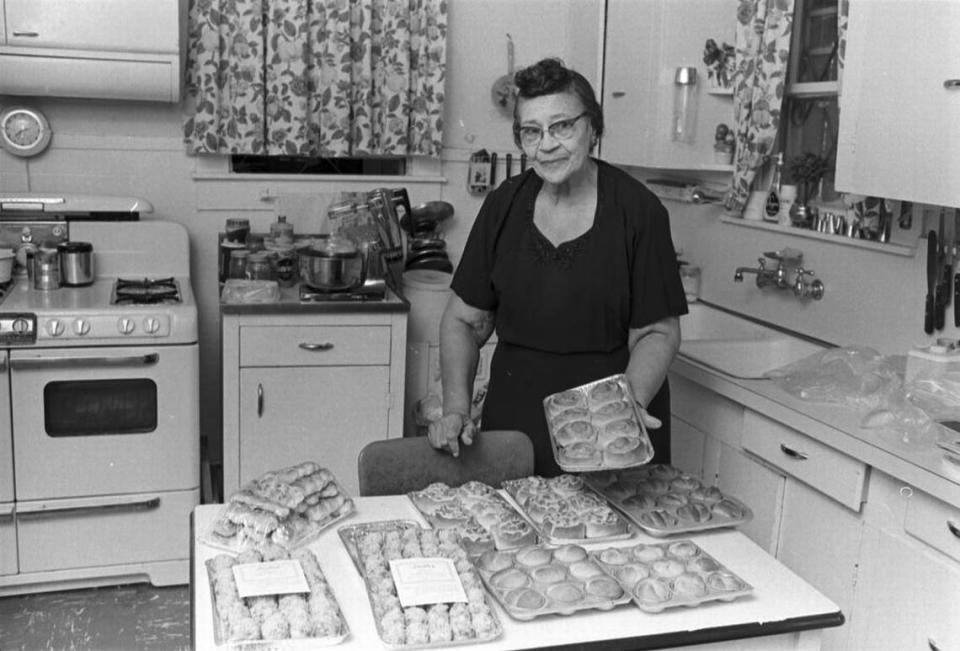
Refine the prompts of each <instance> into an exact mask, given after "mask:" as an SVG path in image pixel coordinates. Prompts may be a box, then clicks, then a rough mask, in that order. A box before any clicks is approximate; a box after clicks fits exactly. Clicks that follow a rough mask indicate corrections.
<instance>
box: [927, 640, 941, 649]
mask: <svg viewBox="0 0 960 651" xmlns="http://www.w3.org/2000/svg"><path fill="white" fill-rule="evenodd" d="M927 646H928V647H930V651H940V647H939V646H937V642H936V640H934V639H933V638H932V637H928V638H927Z"/></svg>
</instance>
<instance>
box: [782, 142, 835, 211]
mask: <svg viewBox="0 0 960 651" xmlns="http://www.w3.org/2000/svg"><path fill="white" fill-rule="evenodd" d="M828 166H829V163H828V162H827V159H826V158H824V157H823V156H819V155H817V154H814V153H811V152H804V153H803V154H799V155H797V156H794V157H792V158H791V159H790V160H789V161H787V170H788V173H789V175H790V178H791V179H792V180H793V182H794V183H796V184H797V189H798V192H797V203H799V204H801V205H804V206H805V205H806V204H807V203H809V202H810V200H811V199H812V198H813V195H814V193H815V192H816V189H817V185H818V184H819V183H820V179H822V178H823V175H824V174H825V173H826V171H827V167H828Z"/></svg>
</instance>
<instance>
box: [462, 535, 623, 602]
mask: <svg viewBox="0 0 960 651" xmlns="http://www.w3.org/2000/svg"><path fill="white" fill-rule="evenodd" d="M474 564H475V565H476V566H477V569H478V570H479V571H480V576H481V577H483V582H484V583H485V584H486V586H487V589H488V590H489V591H490V593H491V594H492V595H493V596H494V598H495V599H496V600H497V601H498V602H499V603H500V605H501V606H502V607H503V609H504V610H505V611H507V613H508V614H509V615H510V616H511V617H513V618H514V619H519V620H530V619H533V618H535V617H541V616H544V615H572V614H574V613H575V612H577V611H580V610H587V609H599V610H609V609H611V608H613V607H614V606H617V605H619V604H624V603H628V602H629V601H630V598H631V597H630V595H629V593H627V591H626V590H624V589H623V587H622V586H621V585H620V584H619V582H618V581H616V580H615V579H613V578H611V577H610V576H609V575H608V574H607V573H606V572H604V570H603V568H602V567H601V566H600V564H599V563H597V562H596V561H595V560H593V559H591V558H590V556H589V554H588V553H587V551H586V549H584V548H583V547H581V546H580V545H576V544H572V543H571V544H567V545H560V546H554V545H528V546H526V547H521V548H520V549H515V550H510V551H499V550H491V551H488V552H485V553H484V554H482V555H480V556H479V557H477V558H476V559H475V561H474Z"/></svg>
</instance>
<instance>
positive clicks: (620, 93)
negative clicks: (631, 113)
mask: <svg viewBox="0 0 960 651" xmlns="http://www.w3.org/2000/svg"><path fill="white" fill-rule="evenodd" d="M610 95H612V96H613V97H617V98H620V97H623V96H624V95H626V93H625V92H623V91H622V90H615V91H613V92H612V93H610Z"/></svg>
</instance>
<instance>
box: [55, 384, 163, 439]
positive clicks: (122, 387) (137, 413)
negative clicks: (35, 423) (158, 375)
mask: <svg viewBox="0 0 960 651" xmlns="http://www.w3.org/2000/svg"><path fill="white" fill-rule="evenodd" d="M43 412H44V423H45V427H46V431H47V434H48V435H50V436H53V437H68V436H97V435H104V434H145V433H147V432H153V431H154V430H156V429H157V384H156V383H155V382H154V381H153V380H149V379H145V378H133V379H113V380H69V381H62V382H50V383H48V384H47V385H46V386H45V387H44V388H43Z"/></svg>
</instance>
